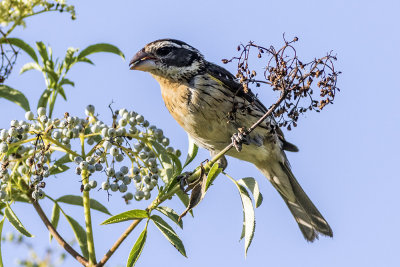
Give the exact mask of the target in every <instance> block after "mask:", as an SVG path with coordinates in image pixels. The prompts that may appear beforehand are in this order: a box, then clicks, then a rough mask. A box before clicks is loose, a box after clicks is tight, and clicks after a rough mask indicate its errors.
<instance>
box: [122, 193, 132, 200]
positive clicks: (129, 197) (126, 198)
mask: <svg viewBox="0 0 400 267" xmlns="http://www.w3.org/2000/svg"><path fill="white" fill-rule="evenodd" d="M124 198H125V200H132V199H133V194H132V193H131V192H129V193H126V194H125V196H124Z"/></svg>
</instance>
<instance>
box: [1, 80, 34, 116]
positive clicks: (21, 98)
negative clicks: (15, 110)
mask: <svg viewBox="0 0 400 267" xmlns="http://www.w3.org/2000/svg"><path fill="white" fill-rule="evenodd" d="M1 97H2V98H5V99H7V100H9V101H11V102H14V103H15V104H17V105H18V106H20V107H21V108H23V109H24V110H26V111H29V110H30V107H29V101H28V99H27V98H26V97H25V95H24V94H23V93H21V92H20V91H18V90H16V89H13V88H11V87H9V86H7V85H4V84H0V98H1Z"/></svg>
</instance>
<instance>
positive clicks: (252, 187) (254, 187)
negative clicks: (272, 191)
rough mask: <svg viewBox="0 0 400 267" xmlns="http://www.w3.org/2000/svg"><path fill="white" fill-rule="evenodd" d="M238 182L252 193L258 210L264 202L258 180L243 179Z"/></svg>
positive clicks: (251, 178)
mask: <svg viewBox="0 0 400 267" xmlns="http://www.w3.org/2000/svg"><path fill="white" fill-rule="evenodd" d="M237 182H238V183H239V184H241V185H243V186H245V187H247V189H249V191H250V192H251V193H252V195H253V197H254V202H255V204H256V208H258V207H259V206H260V205H261V203H262V201H263V196H262V194H261V193H260V188H259V187H258V183H257V181H256V179H254V178H253V177H246V178H242V179H240V180H238V181H237Z"/></svg>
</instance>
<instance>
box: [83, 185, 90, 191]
mask: <svg viewBox="0 0 400 267" xmlns="http://www.w3.org/2000/svg"><path fill="white" fill-rule="evenodd" d="M90 189H92V187H91V186H90V184H85V185H84V186H83V190H85V191H90Z"/></svg>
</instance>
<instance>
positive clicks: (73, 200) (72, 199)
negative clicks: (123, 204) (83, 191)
mask: <svg viewBox="0 0 400 267" xmlns="http://www.w3.org/2000/svg"><path fill="white" fill-rule="evenodd" d="M56 201H57V202H61V203H66V204H70V205H77V206H82V207H83V198H82V196H76V195H65V196H62V197H59V198H58V199H56ZM89 203H90V208H91V209H94V210H97V211H100V212H103V213H105V214H108V215H111V213H110V212H109V211H108V210H107V208H106V207H104V206H103V205H102V204H101V203H100V202H98V201H97V200H95V199H92V198H91V199H90V202H89Z"/></svg>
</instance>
